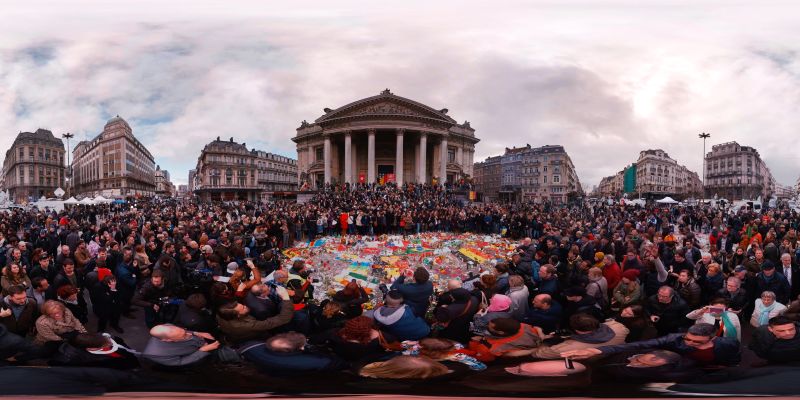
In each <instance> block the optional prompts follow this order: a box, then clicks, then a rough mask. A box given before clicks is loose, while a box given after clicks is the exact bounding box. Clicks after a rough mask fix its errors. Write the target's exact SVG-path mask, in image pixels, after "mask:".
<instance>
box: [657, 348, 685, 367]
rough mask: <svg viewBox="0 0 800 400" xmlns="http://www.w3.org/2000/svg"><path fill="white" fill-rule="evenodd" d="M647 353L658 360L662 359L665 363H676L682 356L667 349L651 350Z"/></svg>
mask: <svg viewBox="0 0 800 400" xmlns="http://www.w3.org/2000/svg"><path fill="white" fill-rule="evenodd" d="M649 353H650V354H651V355H653V356H654V357H656V358H658V359H660V360H664V361H665V362H666V363H667V364H677V363H679V362H680V361H681V359H682V358H683V357H681V355H680V354H678V353H675V352H673V351H669V350H652V351H650V352H649Z"/></svg>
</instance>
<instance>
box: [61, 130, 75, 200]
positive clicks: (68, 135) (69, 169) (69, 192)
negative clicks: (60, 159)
mask: <svg viewBox="0 0 800 400" xmlns="http://www.w3.org/2000/svg"><path fill="white" fill-rule="evenodd" d="M61 137H63V138H64V139H67V173H66V178H67V180H68V181H69V182H67V198H70V196H72V190H70V187H71V186H72V163H71V161H70V157H69V155H70V154H69V153H70V151H69V150H70V149H69V140H70V139H72V138H74V137H75V135H73V134H71V133H69V132H67V133H65V134H62V135H61Z"/></svg>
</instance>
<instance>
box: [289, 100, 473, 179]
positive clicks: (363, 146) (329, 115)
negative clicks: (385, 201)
mask: <svg viewBox="0 0 800 400" xmlns="http://www.w3.org/2000/svg"><path fill="white" fill-rule="evenodd" d="M324 112H325V114H324V115H322V116H321V117H319V118H317V119H316V120H315V121H314V122H313V123H308V122H306V121H303V123H302V124H301V125H300V127H299V128H297V134H296V136H295V137H294V138H292V141H294V142H295V143H296V144H297V158H298V160H297V165H298V180H299V181H301V182H303V183H308V185H310V186H311V187H316V188H319V187H322V186H323V185H324V184H326V183H376V182H396V183H398V184H403V183H405V182H416V183H433V182H436V183H445V182H455V181H457V180H458V179H460V178H462V177H471V176H472V165H473V161H472V160H473V154H474V151H475V144H476V143H478V139H477V138H476V137H475V130H474V129H472V127H470V125H469V122H464V123H463V124H459V123H457V122H456V120H454V119H453V118H451V117H450V116H448V115H447V113H448V110H447V109H441V110H436V109H434V108H431V107H429V106H427V105H424V104H422V103H418V102H416V101H413V100H410V99H407V98H404V97H400V96H397V95H395V94H392V93H391V92H390V91H389V90H388V89H386V90H384V91H383V92H381V94H379V95H377V96H372V97H367V98H365V99H361V100H358V101H355V102H352V103H349V104H347V105H344V106H342V107H339V108H337V109H335V110H332V109H330V108H325V109H324ZM301 185H302V184H301Z"/></svg>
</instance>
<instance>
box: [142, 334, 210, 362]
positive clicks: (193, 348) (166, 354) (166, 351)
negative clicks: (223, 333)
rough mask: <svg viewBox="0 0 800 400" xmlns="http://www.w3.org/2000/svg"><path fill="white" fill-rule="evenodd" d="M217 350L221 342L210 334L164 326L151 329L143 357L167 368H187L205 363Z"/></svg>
mask: <svg viewBox="0 0 800 400" xmlns="http://www.w3.org/2000/svg"><path fill="white" fill-rule="evenodd" d="M217 348H219V341H217V340H216V339H214V337H213V336H211V335H210V334H208V333H205V332H193V331H188V330H186V329H183V328H181V327H178V326H175V325H172V324H163V325H156V326H154V327H153V328H151V329H150V340H149V341H148V342H147V345H146V346H145V348H144V351H142V357H143V358H144V359H146V360H150V361H152V362H154V363H156V364H159V365H163V366H167V367H185V366H189V365H194V364H197V363H199V362H200V361H203V360H204V359H205V358H206V357H208V356H209V355H211V353H212V352H213V351H214V350H216V349H217Z"/></svg>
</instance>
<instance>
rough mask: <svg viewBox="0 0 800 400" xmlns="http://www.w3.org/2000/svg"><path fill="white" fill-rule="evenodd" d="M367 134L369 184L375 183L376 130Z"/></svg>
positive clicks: (371, 130)
mask: <svg viewBox="0 0 800 400" xmlns="http://www.w3.org/2000/svg"><path fill="white" fill-rule="evenodd" d="M367 134H368V135H369V136H367V183H375V129H370V130H369V131H367Z"/></svg>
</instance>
